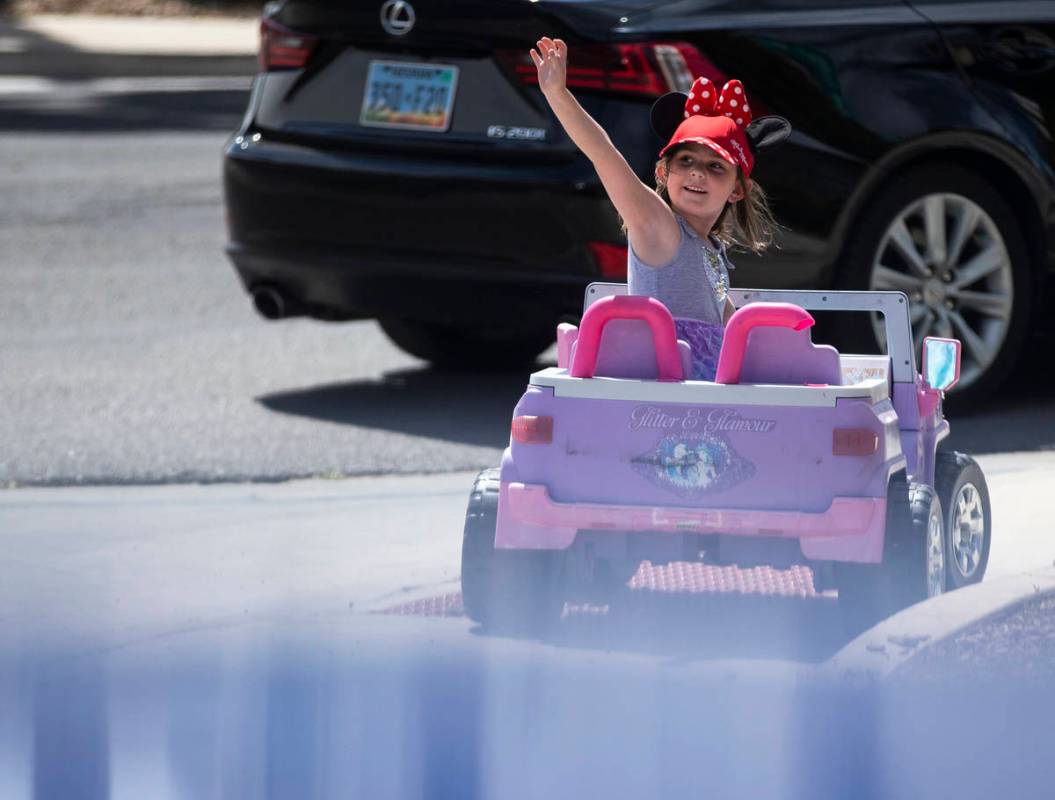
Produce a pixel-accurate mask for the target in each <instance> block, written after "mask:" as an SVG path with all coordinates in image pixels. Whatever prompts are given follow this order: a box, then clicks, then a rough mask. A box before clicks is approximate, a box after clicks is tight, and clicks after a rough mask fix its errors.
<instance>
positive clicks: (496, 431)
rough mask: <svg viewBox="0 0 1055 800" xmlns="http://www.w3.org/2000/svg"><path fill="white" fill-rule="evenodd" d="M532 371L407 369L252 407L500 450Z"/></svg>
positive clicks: (281, 395) (264, 399) (275, 397)
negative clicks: (493, 371)
mask: <svg viewBox="0 0 1055 800" xmlns="http://www.w3.org/2000/svg"><path fill="white" fill-rule="evenodd" d="M539 366H540V367H541V366H545V365H539ZM532 369H533V368H527V369H518V370H516V371H511V372H496V373H483V374H481V373H468V372H466V373H460V372H448V371H443V370H438V369H432V368H421V369H407V370H399V371H396V372H389V373H385V375H383V376H382V377H381V378H380V379H378V380H363V381H352V382H349V383H339V384H331V385H329V386H316V387H312V388H310V389H295V390H291V391H286V392H277V393H273V394H268V395H264V396H261V397H258V398H257V402H258V403H260V404H261V405H262V406H264V407H265V408H268V409H270V410H271V411H277V412H279V413H282V414H292V415H295V416H301V417H310V418H312V419H317V420H322V421H325V422H337V423H342V424H345V425H357V426H360V427H367V428H377V429H380V430H387V431H393V432H396V433H407V434H411V435H413V436H425V437H428V438H432V439H441V440H444V441H449V442H456V443H459V444H470V445H478V446H482V447H505V445H506V444H507V443H508V442H509V420H510V418H511V416H512V412H513V407H514V406H515V405H516V403H517V401H518V400H519V399H520V396H521V395H522V394H523V393H524V389H525V387H526V386H527V382H528V376H529V374H530V372H531V371H532Z"/></svg>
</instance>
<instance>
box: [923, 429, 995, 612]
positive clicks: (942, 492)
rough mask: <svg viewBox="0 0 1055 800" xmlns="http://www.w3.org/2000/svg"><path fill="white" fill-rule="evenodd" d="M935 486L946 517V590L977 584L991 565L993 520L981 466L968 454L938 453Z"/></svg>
mask: <svg viewBox="0 0 1055 800" xmlns="http://www.w3.org/2000/svg"><path fill="white" fill-rule="evenodd" d="M934 484H935V488H936V489H937V490H938V497H939V498H940V499H941V506H942V511H943V512H944V514H945V563H946V567H945V587H946V589H948V590H950V591H952V590H953V589H960V588H962V587H964V586H970V585H971V584H973V583H978V582H979V581H981V580H982V578H983V577H984V576H985V570H986V567H987V566H988V565H989V546H990V543H991V540H992V529H993V518H992V515H991V513H990V507H989V488H988V486H987V485H986V482H985V475H984V474H982V469H981V467H979V466H978V463H977V462H976V461H975V460H974V459H973V458H971V457H970V456H968V455H964V454H963V453H957V452H955V451H951V450H950V451H939V452H938V456H937V461H936V464H935V468H934Z"/></svg>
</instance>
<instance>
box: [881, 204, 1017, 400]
mask: <svg viewBox="0 0 1055 800" xmlns="http://www.w3.org/2000/svg"><path fill="white" fill-rule="evenodd" d="M869 288H870V289H873V290H887V291H889V290H894V291H901V292H904V293H905V294H906V295H908V298H909V303H910V314H911V320H912V337H913V343H914V345H915V349H916V358H917V363H918V360H919V358H920V354H921V352H922V348H923V339H924V337H926V336H942V337H947V338H956V339H959V340H960V341H961V342H962V343H963V355H962V363H961V371H960V383H959V387H958V388H960V389H964V388H966V387H968V386H970V385H971V384H972V383H974V382H975V381H977V380H978V379H979V378H980V377H981V376H982V375H983V374H984V373H985V372H986V370H987V369H989V368H990V367H991V366H992V364H993V362H994V360H995V359H996V355H997V353H998V352H999V351H1000V348H1001V345H1002V344H1003V342H1004V339H1005V338H1006V337H1007V333H1008V330H1009V328H1010V325H1011V310H1012V305H1013V302H1014V294H1013V282H1012V269H1011V257H1010V255H1009V254H1008V250H1007V247H1006V245H1005V242H1004V238H1003V237H1002V236H1001V234H1000V229H999V228H998V227H997V225H996V223H995V222H993V219H992V218H991V217H990V216H989V215H988V214H987V213H986V212H985V210H984V209H982V208H981V206H979V205H978V204H977V203H975V202H973V201H972V200H970V199H968V198H966V197H963V196H961V195H957V194H946V193H942V194H928V195H925V196H923V197H920V198H918V199H917V200H915V201H914V202H912V203H911V204H909V205H908V206H906V207H905V208H903V209H902V210H901V211H900V212H899V213H898V214H897V215H896V216H895V217H894V219H893V221H892V222H891V223H890V225H889V227H888V228H887V230H886V232H885V233H884V234H883V237H882V239H881V240H880V242H879V247H878V248H877V249H876V253H875V257H874V260H873V263H872V271H871V279H870V284H869ZM872 326H873V330H874V331H875V335H876V339H877V340H878V341H879V342H881V343H882V342H884V339H885V335H884V329H883V319H882V317H881V316H880V315H873V317H872Z"/></svg>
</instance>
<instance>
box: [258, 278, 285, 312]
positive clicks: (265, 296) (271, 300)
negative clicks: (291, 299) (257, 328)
mask: <svg viewBox="0 0 1055 800" xmlns="http://www.w3.org/2000/svg"><path fill="white" fill-rule="evenodd" d="M253 307H254V308H255V309H256V310H257V313H259V314H260V316H262V317H263V318H264V319H282V318H283V317H285V316H286V314H287V309H286V301H285V298H283V297H282V293H281V292H279V291H278V290H277V289H274V288H272V287H270V286H258V287H256V288H255V289H253Z"/></svg>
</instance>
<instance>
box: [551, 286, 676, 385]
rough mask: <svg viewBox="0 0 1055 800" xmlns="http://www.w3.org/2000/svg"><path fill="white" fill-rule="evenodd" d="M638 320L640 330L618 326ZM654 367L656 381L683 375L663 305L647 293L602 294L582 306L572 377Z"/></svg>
mask: <svg viewBox="0 0 1055 800" xmlns="http://www.w3.org/2000/svg"><path fill="white" fill-rule="evenodd" d="M637 322H639V323H642V325H643V326H644V328H643V329H642V328H640V327H638V326H628V325H625V324H623V323H637ZM613 325H614V326H615V328H612V326H613ZM610 329H611V330H610ZM642 334H643V335H642ZM606 339H607V340H608V344H607V345H606V344H605V340H606ZM646 343H647V344H646ZM602 357H604V359H605V360H604V361H602V360H601V359H602ZM599 368H607V370H608V372H607V373H603V372H601V371H600V369H599ZM653 369H654V370H655V371H654V372H653V373H652V375H653V377H655V378H657V379H658V380H675V381H680V380H682V379H683V378H684V375H685V372H684V369H683V364H682V357H681V354H680V352H679V347H678V343H677V339H676V338H675V326H674V318H673V317H671V315H670V311H668V310H667V307H666V306H664V305H663V304H662V303H660V302H659V301H658V300H654V299H652V298H651V297H628V296H624V297H606V298H605V299H603V300H600V301H598V302H597V303H594V304H593V305H591V306H590V307H589V308H588V309H586V312H585V313H584V314H583V315H582V323H581V325H580V326H579V332H578V336H577V338H576V342H575V349H574V353H573V354H572V358H571V366H570V368H569V374H570V375H571V376H572V377H574V378H592V377H601V376H602V375H605V374H607V376H608V377H646V376H647V375H648V374H649V372H652V370H653ZM613 373H618V374H613Z"/></svg>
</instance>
